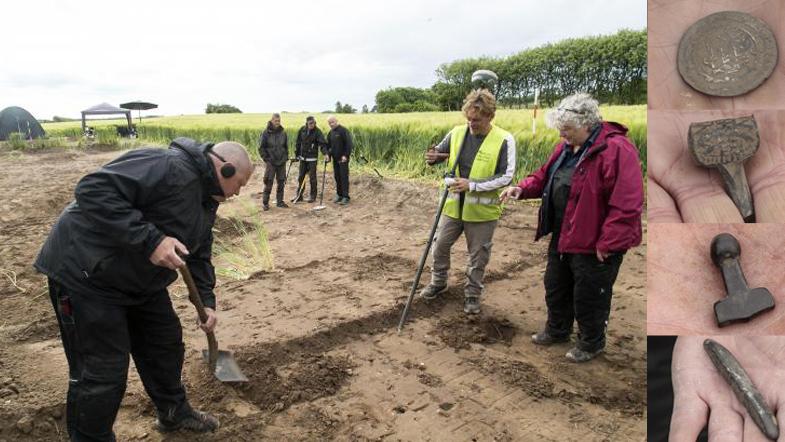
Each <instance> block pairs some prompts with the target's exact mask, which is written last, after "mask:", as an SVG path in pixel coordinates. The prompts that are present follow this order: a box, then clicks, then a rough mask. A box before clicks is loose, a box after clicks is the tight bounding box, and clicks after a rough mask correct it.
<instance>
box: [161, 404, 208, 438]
mask: <svg viewBox="0 0 785 442" xmlns="http://www.w3.org/2000/svg"><path fill="white" fill-rule="evenodd" d="M155 425H156V427H157V428H158V431H160V432H162V433H170V432H172V431H177V430H189V431H193V432H196V433H207V432H208V431H209V432H212V431H215V430H217V429H218V427H219V426H220V425H221V424H220V422H219V421H218V418H216V417H215V416H213V415H211V414H208V413H205V412H204V411H199V410H194V409H192V408H190V407H189V410H188V411H187V412H186V413H184V414H183V415H182V416H179V417H176V418H174V417H173V418H168V417H165V416H158V421H157V422H156V423H155Z"/></svg>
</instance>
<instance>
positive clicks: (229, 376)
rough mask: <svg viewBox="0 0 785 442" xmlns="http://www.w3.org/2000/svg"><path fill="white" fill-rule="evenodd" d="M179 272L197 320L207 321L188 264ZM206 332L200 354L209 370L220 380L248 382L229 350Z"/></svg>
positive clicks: (210, 333) (211, 334)
mask: <svg viewBox="0 0 785 442" xmlns="http://www.w3.org/2000/svg"><path fill="white" fill-rule="evenodd" d="M180 274H181V275H182V276H183V280H184V281H185V285H187V286H188V299H189V300H190V301H191V303H192V304H193V305H194V307H196V312H197V313H198V314H199V320H200V321H202V322H206V321H207V313H206V312H205V311H204V304H202V298H200V297H199V291H198V290H197V289H196V283H195V282H194V279H193V277H192V276H191V271H190V270H188V266H182V267H180ZM205 333H206V334H207V350H202V356H204V358H205V359H206V360H207V362H209V364H210V370H211V371H212V372H213V374H214V375H215V377H216V378H218V380H219V381H221V382H248V378H247V377H245V375H244V374H243V371H242V370H240V366H238V365H237V361H235V360H234V356H232V353H231V352H228V351H225V350H218V341H216V340H215V334H214V333H213V332H205Z"/></svg>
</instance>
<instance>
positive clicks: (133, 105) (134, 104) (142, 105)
mask: <svg viewBox="0 0 785 442" xmlns="http://www.w3.org/2000/svg"><path fill="white" fill-rule="evenodd" d="M120 107H122V108H123V109H130V110H135V111H139V114H138V115H139V124H142V111H143V110H148V109H155V108H157V107H158V105H157V104H153V103H148V102H146V101H130V102H128V103H123V104H121V105H120Z"/></svg>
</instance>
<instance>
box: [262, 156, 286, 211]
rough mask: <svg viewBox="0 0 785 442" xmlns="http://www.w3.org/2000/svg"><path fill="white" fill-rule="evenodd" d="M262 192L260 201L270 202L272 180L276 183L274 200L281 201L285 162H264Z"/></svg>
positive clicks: (284, 181)
mask: <svg viewBox="0 0 785 442" xmlns="http://www.w3.org/2000/svg"><path fill="white" fill-rule="evenodd" d="M262 180H263V182H264V192H263V193H262V203H263V204H265V205H267V204H270V193H271V192H272V191H273V181H275V182H276V183H277V187H276V188H275V201H276V202H283V188H284V185H285V184H286V163H283V164H281V165H280V166H276V165H274V164H273V163H264V178H263V179H262Z"/></svg>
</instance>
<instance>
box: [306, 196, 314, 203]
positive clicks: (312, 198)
mask: <svg viewBox="0 0 785 442" xmlns="http://www.w3.org/2000/svg"><path fill="white" fill-rule="evenodd" d="M314 201H316V198H314V197H312V196H310V197H308V198H306V199H305V202H306V203H312V202H314Z"/></svg>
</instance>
